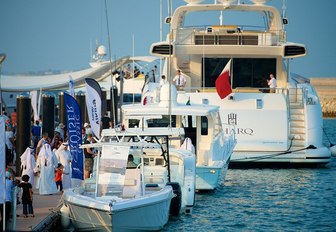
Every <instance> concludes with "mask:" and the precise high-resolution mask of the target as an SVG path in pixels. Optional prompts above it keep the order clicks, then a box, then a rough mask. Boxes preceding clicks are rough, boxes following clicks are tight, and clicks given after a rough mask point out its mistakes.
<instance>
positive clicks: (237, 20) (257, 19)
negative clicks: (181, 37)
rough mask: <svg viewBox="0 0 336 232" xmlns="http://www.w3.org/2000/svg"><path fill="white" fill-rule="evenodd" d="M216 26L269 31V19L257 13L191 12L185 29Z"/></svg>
mask: <svg viewBox="0 0 336 232" xmlns="http://www.w3.org/2000/svg"><path fill="white" fill-rule="evenodd" d="M214 25H230V26H232V25H235V26H237V27H239V28H240V29H241V30H249V31H268V30H269V23H268V17H266V14H265V13H261V12H255V11H235V10H230V11H229V10H225V11H222V17H221V11H217V10H216V11H196V12H189V13H188V14H186V15H185V18H184V25H183V27H184V28H189V27H192V28H209V27H211V26H214Z"/></svg>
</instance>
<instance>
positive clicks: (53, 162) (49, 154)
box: [35, 144, 58, 195]
mask: <svg viewBox="0 0 336 232" xmlns="http://www.w3.org/2000/svg"><path fill="white" fill-rule="evenodd" d="M57 164H58V162H57V158H56V155H55V153H54V152H53V151H52V150H51V147H50V145H49V144H44V145H43V146H42V148H41V150H40V152H39V154H38V158H37V161H36V168H35V171H40V184H39V193H40V195H50V194H54V193H57V192H58V190H57V187H56V182H55V170H56V167H57Z"/></svg>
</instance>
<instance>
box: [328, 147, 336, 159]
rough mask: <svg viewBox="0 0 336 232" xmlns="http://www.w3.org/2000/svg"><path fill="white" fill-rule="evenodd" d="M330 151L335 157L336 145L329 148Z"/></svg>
mask: <svg viewBox="0 0 336 232" xmlns="http://www.w3.org/2000/svg"><path fill="white" fill-rule="evenodd" d="M329 150H330V152H331V154H332V155H333V156H336V145H334V146H331V147H330V148H329Z"/></svg>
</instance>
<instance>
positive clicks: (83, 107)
mask: <svg viewBox="0 0 336 232" xmlns="http://www.w3.org/2000/svg"><path fill="white" fill-rule="evenodd" d="M76 100H77V102H78V105H79V107H80V111H81V116H82V126H83V125H84V123H86V122H88V115H87V110H86V101H85V93H83V92H81V91H79V92H78V93H77V94H76Z"/></svg>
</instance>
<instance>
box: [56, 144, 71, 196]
mask: <svg viewBox="0 0 336 232" xmlns="http://www.w3.org/2000/svg"><path fill="white" fill-rule="evenodd" d="M55 154H56V157H57V159H58V162H59V163H61V164H62V165H63V167H64V169H63V174H62V185H63V189H64V190H65V189H68V188H71V160H72V157H71V154H70V151H69V150H68V144H67V143H62V145H61V146H60V147H59V148H58V150H57V151H56V152H55Z"/></svg>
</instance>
